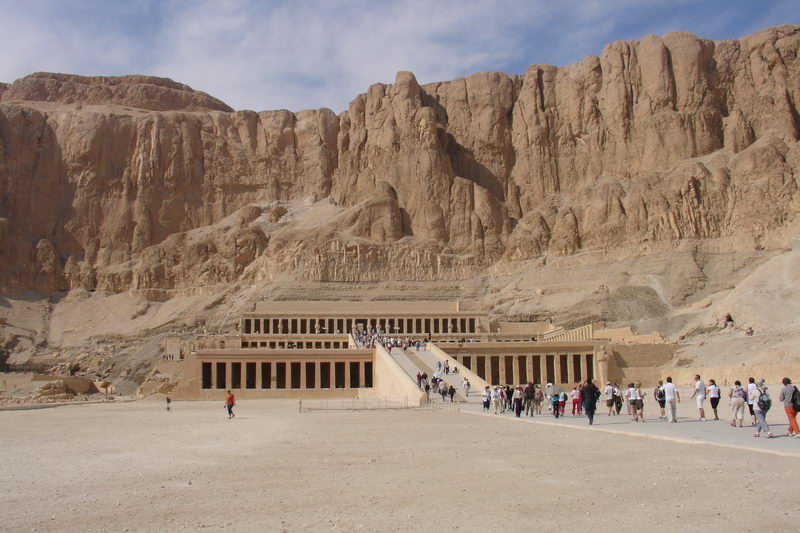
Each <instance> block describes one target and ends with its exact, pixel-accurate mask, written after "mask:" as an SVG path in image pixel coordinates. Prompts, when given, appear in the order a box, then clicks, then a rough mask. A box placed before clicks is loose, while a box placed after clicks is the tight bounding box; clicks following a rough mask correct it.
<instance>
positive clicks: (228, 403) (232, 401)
mask: <svg viewBox="0 0 800 533" xmlns="http://www.w3.org/2000/svg"><path fill="white" fill-rule="evenodd" d="M234 405H236V398H235V397H234V396H233V393H232V392H231V391H228V397H227V398H225V409H227V410H228V419H231V418H234V417H235V416H236V415H235V414H233V406H234Z"/></svg>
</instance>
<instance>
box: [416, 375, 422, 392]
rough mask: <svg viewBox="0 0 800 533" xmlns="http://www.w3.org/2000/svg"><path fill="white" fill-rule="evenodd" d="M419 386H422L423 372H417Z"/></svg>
mask: <svg viewBox="0 0 800 533" xmlns="http://www.w3.org/2000/svg"><path fill="white" fill-rule="evenodd" d="M417 387H419V388H420V389H421V388H422V374H420V373H419V372H417Z"/></svg>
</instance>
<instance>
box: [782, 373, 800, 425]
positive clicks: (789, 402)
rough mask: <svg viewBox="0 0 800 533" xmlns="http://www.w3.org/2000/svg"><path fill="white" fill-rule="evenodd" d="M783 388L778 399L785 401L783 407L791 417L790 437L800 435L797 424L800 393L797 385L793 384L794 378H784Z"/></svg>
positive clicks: (787, 416) (787, 415)
mask: <svg viewBox="0 0 800 533" xmlns="http://www.w3.org/2000/svg"><path fill="white" fill-rule="evenodd" d="M782 383H783V388H782V389H781V393H780V395H778V400H780V401H781V402H783V409H784V410H785V411H786V418H788V419H789V433H788V435H789V436H790V437H800V429H799V428H798V426H797V408H798V407H800V405H797V404H798V402H800V397H798V394H800V393H799V392H798V390H797V387H795V386H794V385H792V380H791V379H789V378H783V381H782Z"/></svg>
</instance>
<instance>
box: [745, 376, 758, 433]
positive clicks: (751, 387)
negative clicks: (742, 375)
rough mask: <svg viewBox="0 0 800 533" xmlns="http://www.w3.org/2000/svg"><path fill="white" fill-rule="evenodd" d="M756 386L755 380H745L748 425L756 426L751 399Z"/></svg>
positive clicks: (751, 378)
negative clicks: (748, 415)
mask: <svg viewBox="0 0 800 533" xmlns="http://www.w3.org/2000/svg"><path fill="white" fill-rule="evenodd" d="M757 388H758V386H757V385H756V379H755V378H753V377H750V378H748V379H747V408H748V409H749V410H750V425H751V426H755V425H756V413H755V411H754V410H753V397H752V396H751V394H752V393H753V391H754V390H756V389H757Z"/></svg>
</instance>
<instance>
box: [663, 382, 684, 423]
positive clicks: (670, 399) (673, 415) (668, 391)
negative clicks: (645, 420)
mask: <svg viewBox="0 0 800 533" xmlns="http://www.w3.org/2000/svg"><path fill="white" fill-rule="evenodd" d="M662 389H663V391H664V404H665V405H666V411H667V419H668V420H669V421H670V422H673V423H674V422H677V421H678V404H677V402H680V401H681V393H680V391H679V390H678V387H676V386H675V384H674V383H672V378H671V377H670V376H667V382H666V383H665V384H664V385H663V386H662Z"/></svg>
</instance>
